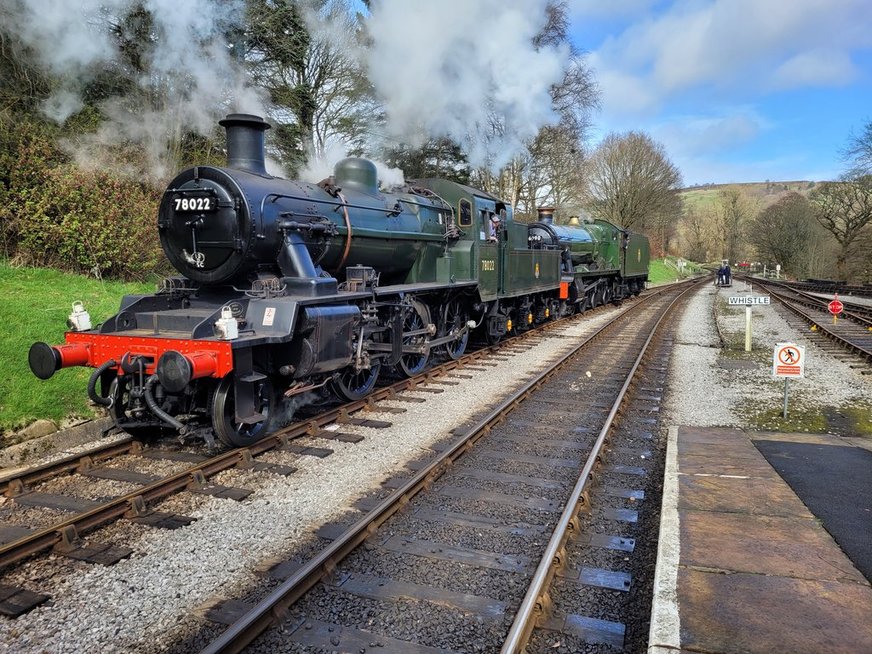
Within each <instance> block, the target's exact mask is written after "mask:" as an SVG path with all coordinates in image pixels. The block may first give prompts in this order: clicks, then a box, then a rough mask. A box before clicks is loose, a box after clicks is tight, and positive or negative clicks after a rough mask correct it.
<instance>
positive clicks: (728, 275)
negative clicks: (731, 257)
mask: <svg viewBox="0 0 872 654" xmlns="http://www.w3.org/2000/svg"><path fill="white" fill-rule="evenodd" d="M732 283H733V282H732V272H730V264H729V263H724V264H723V265H722V266H721V267H720V268H718V281H717V284H718V286H729V285H730V284H732Z"/></svg>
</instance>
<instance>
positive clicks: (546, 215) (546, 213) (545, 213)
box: [536, 207, 554, 225]
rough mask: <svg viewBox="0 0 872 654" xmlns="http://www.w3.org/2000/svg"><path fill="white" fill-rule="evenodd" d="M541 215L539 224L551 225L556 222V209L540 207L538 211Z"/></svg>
mask: <svg viewBox="0 0 872 654" xmlns="http://www.w3.org/2000/svg"><path fill="white" fill-rule="evenodd" d="M536 212H537V213H538V214H539V222H540V223H545V224H546V225H550V224H551V223H553V222H554V207H539V208H538V209H536Z"/></svg>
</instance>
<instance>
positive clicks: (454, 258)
mask: <svg viewBox="0 0 872 654" xmlns="http://www.w3.org/2000/svg"><path fill="white" fill-rule="evenodd" d="M220 124H221V125H223V126H224V127H225V129H226V131H227V165H226V166H224V167H215V166H195V167H193V168H190V169H188V170H185V171H183V172H181V173H180V174H179V175H178V176H176V178H175V179H173V180H172V181H171V182H170V184H169V185H168V187H167V189H166V190H165V192H164V194H163V197H162V199H161V202H160V206H159V210H158V216H157V229H158V233H159V236H160V242H161V246H162V248H163V251H164V253H165V254H166V256H167V258H168V259H169V261H170V262H171V263H172V265H173V266H174V268H175V269H176V270H177V271H178V272H179V273H180V275H179V276H177V277H172V278H169V279H167V280H164V282H163V283H162V284H161V287H160V288H159V290H158V291H157V292H156V293H154V294H148V295H130V296H126V297H124V298H123V299H122V302H121V307H120V310H119V312H118V313H117V314H115V315H114V316H112V317H110V318H109V319H107V320H106V321H105V322H103V323H102V324H101V325H99V326H97V327H96V328H94V329H91V328H90V326H89V325H87V324H79V325H77V327H79V329H73V330H72V331H70V332H67V334H66V336H65V343H64V344H62V345H48V344H46V343H35V344H34V345H33V346H32V347H31V349H30V353H29V363H30V367H31V369H32V370H33V372H34V373H35V374H36V375H37V376H39V377H41V378H44V379H47V378H48V377H50V376H52V375H53V374H54V373H55V372H56V371H57V370H59V369H61V368H65V367H69V366H88V367H92V368H94V371H93V373H92V375H91V377H90V380H89V383H88V388H87V392H88V395H89V397H90V398H91V399H92V401H94V402H95V403H97V404H100V405H102V406H105V407H106V408H107V410H108V412H109V414H110V415H111V416H112V418H113V420H114V421H115V424H116V425H117V426H118V427H119V428H121V429H124V430H126V431H128V432H131V433H133V434H136V435H140V436H148V435H149V434H151V433H154V432H155V431H161V432H165V431H171V432H176V433H177V434H178V435H179V436H180V437H181V438H183V439H190V438H201V439H203V440H205V441H206V442H208V443H210V444H213V443H214V439H215V437H216V436H217V438H218V439H219V440H220V441H222V442H224V443H226V444H228V445H240V446H244V445H247V444H250V443H252V442H254V441H256V440H258V439H260V438H262V437H263V436H265V435H266V434H267V433H268V432H269V431H270V430H271V429H272V428H273V427H274V426H275V424H276V420H277V416H278V414H280V413H282V412H280V411H279V410H278V409H279V406H280V401H281V400H282V398H290V397H294V396H300V395H303V394H307V398H309V399H312V398H317V397H322V396H326V395H334V396H338V397H340V398H345V399H350V400H354V399H359V398H361V397H363V396H365V395H366V394H367V393H369V392H370V391H371V390H372V388H373V387H374V385H375V383H376V381H377V379H378V377H379V374H380V372H381V371H382V370H384V369H388V368H389V369H391V370H392V371H393V372H394V373H395V374H399V375H406V376H411V375H414V374H416V373H418V372H420V371H421V370H423V369H424V368H425V367H426V366H427V365H429V363H430V361H431V360H432V358H433V357H443V358H444V357H454V358H456V357H459V356H460V355H461V354H462V353H463V352H464V351H465V349H466V346H467V343H468V341H469V338H470V333H471V332H472V331H473V330H478V332H479V333H480V334H481V335H482V336H483V337H484V338H487V339H488V340H490V341H496V340H499V339H500V338H502V337H504V336H505V335H506V334H510V333H514V332H516V331H521V330H524V329H528V328H529V327H530V326H532V325H533V324H535V323H537V322H542V321H545V320H549V319H551V318H553V317H556V316H557V315H561V314H567V313H572V312H574V311H577V310H584V309H585V308H586V307H587V306H595V305H596V304H601V303H604V302H606V301H608V300H609V299H613V298H618V297H621V296H625V295H628V294H630V293H632V292H634V291H635V292H638V290H640V289H641V284H642V283H643V281H639V280H643V277H644V276H643V275H641V274H635V275H631V276H630V277H628V278H625V277H624V274H625V273H626V272H627V269H626V266H625V265H624V263H625V262H626V259H627V257H628V256H629V255H628V254H627V253H628V252H630V250H628V248H629V246H630V242H631V240H632V238H629V239H628V235H627V234H626V233H624V232H620V230H617V232H616V235H615V236H614V237H613V235H612V232H610V231H609V229H610V228H611V229H613V230H616V229H617V228H614V226H610V227H607V225H609V224H608V223H606V224H605V225H601V226H599V227H596V229H595V228H594V227H595V226H584V227H577V228H574V229H575V231H566V230H565V229H563V228H558V226H557V225H554V224H553V223H552V222H551V221H540V223H536V225H534V226H528V225H526V224H524V223H521V222H517V221H515V220H514V217H513V215H512V211H511V208H508V207H506V206H505V205H504V204H503V203H502V202H501V201H500V200H499V198H497V197H495V196H493V195H491V194H489V193H486V192H484V191H481V190H478V189H474V188H472V187H468V186H464V185H461V184H457V183H454V182H450V181H447V180H440V179H427V180H417V181H414V182H412V183H409V184H407V185H406V186H404V187H403V188H400V189H398V190H396V191H395V192H390V193H388V192H383V191H382V190H380V189H379V186H378V180H377V174H376V168H375V165H374V164H373V163H372V162H370V161H367V160H365V159H359V158H349V159H345V160H343V161H341V162H339V163H338V164H337V166H336V168H335V170H334V174H333V176H332V177H330V178H328V179H326V180H323V181H322V182H320V183H319V184H310V183H305V182H300V181H292V180H286V179H282V178H279V177H275V176H272V175H270V174H268V173H267V171H266V166H265V157H264V133H265V131H266V130H267V129H268V128H269V125H268V124H267V123H266V122H265V121H264V120H262V119H261V118H260V117H257V116H251V115H247V114H232V115H230V116H228V117H227V118H225V119H224V120H222V121H220ZM495 224H496V225H498V227H497V228H496V230H495V231H493V232H488V226H490V225H495ZM567 229H568V228H567ZM597 230H599V231H597ZM585 239H587V240H585ZM607 239H609V240H608V242H606V240H607ZM630 255H632V252H630ZM616 257H617V258H616ZM639 261H640V262H641V254H640V258H639ZM622 262H624V263H622ZM644 266H645V273H647V249H645V260H644ZM601 288H603V289H604V288H608V289H609V291H608V294H606V293H605V292H598V291H597V290H596V289H601Z"/></svg>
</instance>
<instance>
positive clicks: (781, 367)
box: [772, 343, 805, 418]
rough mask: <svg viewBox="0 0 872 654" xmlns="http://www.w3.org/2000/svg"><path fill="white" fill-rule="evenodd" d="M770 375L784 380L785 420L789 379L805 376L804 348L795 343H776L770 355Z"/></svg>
mask: <svg viewBox="0 0 872 654" xmlns="http://www.w3.org/2000/svg"><path fill="white" fill-rule="evenodd" d="M772 374H773V376H774V377H776V378H778V377H783V378H784V417H785V418H787V394H788V383H789V382H790V378H791V377H793V378H794V379H795V378H797V377H804V376H805V348H804V347H803V346H801V345H797V344H796V343H776V344H775V351H774V352H773V353H772Z"/></svg>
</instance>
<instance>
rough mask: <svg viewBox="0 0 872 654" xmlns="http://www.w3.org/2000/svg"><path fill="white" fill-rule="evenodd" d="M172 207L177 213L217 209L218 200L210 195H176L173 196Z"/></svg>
mask: <svg viewBox="0 0 872 654" xmlns="http://www.w3.org/2000/svg"><path fill="white" fill-rule="evenodd" d="M173 208H174V209H175V210H176V212H177V213H202V212H204V211H217V210H218V200H217V198H215V197H214V196H211V195H177V196H176V197H174V198H173Z"/></svg>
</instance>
